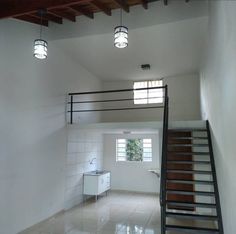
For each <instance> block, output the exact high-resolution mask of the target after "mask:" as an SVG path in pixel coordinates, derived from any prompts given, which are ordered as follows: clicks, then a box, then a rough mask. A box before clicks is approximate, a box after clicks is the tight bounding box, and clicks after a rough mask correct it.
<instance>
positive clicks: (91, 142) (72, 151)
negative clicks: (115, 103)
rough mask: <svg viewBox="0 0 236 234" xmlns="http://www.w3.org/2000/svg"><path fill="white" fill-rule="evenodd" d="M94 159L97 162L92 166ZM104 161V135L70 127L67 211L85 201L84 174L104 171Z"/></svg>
mask: <svg viewBox="0 0 236 234" xmlns="http://www.w3.org/2000/svg"><path fill="white" fill-rule="evenodd" d="M93 158H96V160H94V161H93V164H90V160H91V159H93ZM102 159H103V136H102V133H99V132H96V131H92V130H79V129H77V128H76V127H75V128H73V127H71V126H70V127H68V144H67V158H66V187H65V209H70V208H71V207H73V206H75V205H78V204H79V203H81V202H82V201H83V173H84V172H88V171H93V170H96V169H102Z"/></svg>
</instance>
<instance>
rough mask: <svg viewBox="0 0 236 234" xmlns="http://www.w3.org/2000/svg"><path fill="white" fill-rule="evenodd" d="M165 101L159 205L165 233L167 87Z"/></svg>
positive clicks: (166, 88)
mask: <svg viewBox="0 0 236 234" xmlns="http://www.w3.org/2000/svg"><path fill="white" fill-rule="evenodd" d="M164 89H165V100H164V113H163V133H162V157H161V179H160V205H161V223H162V225H161V228H162V234H164V233H165V213H166V209H165V207H166V186H165V185H166V169H167V168H166V165H167V164H166V162H167V146H168V119H169V97H168V86H167V85H165V88H164Z"/></svg>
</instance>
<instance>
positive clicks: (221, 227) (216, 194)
mask: <svg viewBox="0 0 236 234" xmlns="http://www.w3.org/2000/svg"><path fill="white" fill-rule="evenodd" d="M206 127H207V136H208V143H209V151H210V157H211V170H212V177H213V181H214V191H215V199H216V212H217V215H218V228H219V230H220V232H219V233H220V234H224V227H223V221H222V213H221V206H220V194H219V189H218V183H217V176H216V168H215V159H214V153H213V146H212V140H211V131H210V124H209V121H208V120H207V121H206Z"/></svg>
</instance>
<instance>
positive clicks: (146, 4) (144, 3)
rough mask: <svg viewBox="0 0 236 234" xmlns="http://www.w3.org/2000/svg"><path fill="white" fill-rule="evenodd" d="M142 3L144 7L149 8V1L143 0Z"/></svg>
mask: <svg viewBox="0 0 236 234" xmlns="http://www.w3.org/2000/svg"><path fill="white" fill-rule="evenodd" d="M141 4H142V6H143V8H144V9H146V10H147V9H148V1H147V0H141Z"/></svg>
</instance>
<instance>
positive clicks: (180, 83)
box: [102, 74, 201, 122]
mask: <svg viewBox="0 0 236 234" xmlns="http://www.w3.org/2000/svg"><path fill="white" fill-rule="evenodd" d="M163 81H164V85H165V84H167V85H168V92H169V107H170V114H169V115H170V120H171V121H174V120H200V119H201V117H200V116H201V115H200V88H199V86H200V82H199V75H198V74H189V75H180V76H175V77H168V78H164V79H163ZM129 88H133V81H116V82H115V81H111V82H109V81H106V82H103V90H110V89H111V90H112V89H129ZM103 98H104V99H106V98H114V99H115V98H131V99H132V98H133V93H132V92H129V93H118V94H116V95H114V94H110V95H107V94H106V95H104V97H103ZM112 105H113V106H114V103H110V104H104V107H105V108H109V107H110V108H111V107H112ZM115 105H116V106H119V107H140V105H134V104H133V101H129V102H116V103H115ZM162 118H163V109H162V108H161V109H149V110H135V111H134V110H131V111H116V112H115V111H113V112H104V113H102V121H103V122H115V121H117V122H122V121H130V122H132V121H160V120H162Z"/></svg>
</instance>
